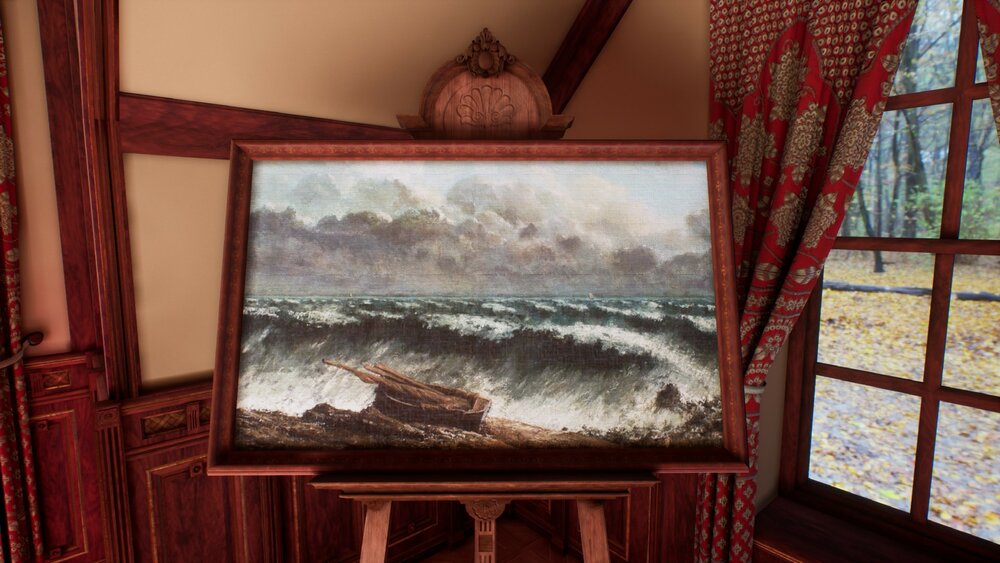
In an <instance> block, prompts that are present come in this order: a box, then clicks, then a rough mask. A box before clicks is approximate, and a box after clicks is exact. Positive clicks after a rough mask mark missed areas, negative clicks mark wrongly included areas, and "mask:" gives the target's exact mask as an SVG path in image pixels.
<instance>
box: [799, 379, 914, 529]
mask: <svg viewBox="0 0 1000 563" xmlns="http://www.w3.org/2000/svg"><path fill="white" fill-rule="evenodd" d="M919 413H920V399H919V398H918V397H914V396H911V395H904V394H902V393H895V392H893V391H885V390H883V389H877V388H875V387H868V386H866V385H858V384H855V383H848V382H846V381H840V380H839V379H830V378H827V377H821V376H817V377H816V397H815V403H814V407H813V426H812V443H811V446H810V448H811V449H810V455H809V478H810V479H814V480H816V481H820V482H822V483H826V484H828V485H832V486H834V487H837V488H838V489H842V490H845V491H848V492H851V493H854V494H856V495H861V496H863V497H866V498H869V499H872V500H874V501H877V502H880V503H882V504H887V505H889V506H892V507H894V508H898V509H900V510H909V509H910V491H911V489H912V487H913V461H914V456H915V455H916V451H917V419H918V417H919Z"/></svg>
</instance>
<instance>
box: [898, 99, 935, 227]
mask: <svg viewBox="0 0 1000 563" xmlns="http://www.w3.org/2000/svg"><path fill="white" fill-rule="evenodd" d="M909 111H910V110H902V112H903V119H904V120H905V121H906V140H907V144H908V145H909V149H910V150H908V151H907V154H906V160H907V163H906V164H907V170H906V192H905V194H904V195H905V197H904V200H903V201H904V204H903V205H904V210H903V236H905V237H910V238H913V237H916V236H917V214H918V212H919V213H921V214H922V215H923V216H924V221H925V222H926V223H927V225H933V224H934V217H933V216H932V214H931V210H930V206H929V204H928V202H927V198H926V197H923V196H924V195H925V194H926V193H927V169H926V168H925V167H924V159H923V158H922V156H921V151H922V147H921V144H920V123H919V122H918V121H917V120H916V119H912V118H911V117H910V114H909V113H908V112H909Z"/></svg>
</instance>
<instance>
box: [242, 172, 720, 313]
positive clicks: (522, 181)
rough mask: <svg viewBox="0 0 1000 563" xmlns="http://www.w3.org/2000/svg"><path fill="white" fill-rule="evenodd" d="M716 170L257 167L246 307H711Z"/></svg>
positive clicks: (251, 221)
mask: <svg viewBox="0 0 1000 563" xmlns="http://www.w3.org/2000/svg"><path fill="white" fill-rule="evenodd" d="M706 192H707V189H706V172H705V166H704V164H703V163H671V162H580V163H575V162H569V163H563V162H560V163H553V162H511V161H504V162H494V163H490V162H486V163H483V162H477V163H468V162H465V163H463V162H447V161H445V162H435V161H429V162H378V161H344V162H337V161H333V162H329V161H326V162H268V161H262V162H257V163H255V164H254V172H253V192H252V193H253V195H252V202H251V209H252V212H251V219H250V249H249V250H250V252H249V258H248V260H249V262H248V275H247V276H248V277H247V290H248V295H254V296H264V295H348V294H354V295H427V296H431V295H436V296H449V295H452V296H483V297H485V296H503V295H511V296H515V295H522V296H529V295H530V296H578V295H582V296H586V295H588V294H593V295H595V296H649V297H656V296H676V295H711V282H710V279H711V273H710V268H711V265H710V259H709V254H708V250H709V237H708V209H707V208H708V203H707V193H706Z"/></svg>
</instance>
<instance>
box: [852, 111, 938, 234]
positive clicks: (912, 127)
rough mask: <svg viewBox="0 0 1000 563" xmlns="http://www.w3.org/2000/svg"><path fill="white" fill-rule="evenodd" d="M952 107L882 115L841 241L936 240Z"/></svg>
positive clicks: (892, 112) (890, 112)
mask: <svg viewBox="0 0 1000 563" xmlns="http://www.w3.org/2000/svg"><path fill="white" fill-rule="evenodd" d="M950 131H951V104H941V105H936V106H928V107H921V108H913V109H903V110H896V111H887V112H885V113H884V114H882V122H881V123H880V124H879V129H878V133H877V134H876V135H875V139H874V140H873V141H872V147H871V152H869V153H868V162H867V163H865V168H864V170H863V171H862V173H861V180H860V181H859V182H858V187H857V190H856V191H855V193H854V198H853V199H852V200H851V204H850V206H849V207H848V209H847V217H846V218H845V219H844V223H843V225H842V226H841V227H840V236H872V237H908V238H914V237H920V238H927V237H930V238H936V237H937V236H938V234H939V233H940V231H941V203H942V201H943V200H944V176H945V169H946V167H947V162H948V135H949V132H950Z"/></svg>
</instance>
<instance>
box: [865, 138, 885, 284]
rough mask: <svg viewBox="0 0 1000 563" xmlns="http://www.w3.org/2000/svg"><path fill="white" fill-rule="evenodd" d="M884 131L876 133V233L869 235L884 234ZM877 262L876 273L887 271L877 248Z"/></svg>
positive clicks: (874, 257)
mask: <svg viewBox="0 0 1000 563" xmlns="http://www.w3.org/2000/svg"><path fill="white" fill-rule="evenodd" d="M882 182H883V178H882V131H881V130H880V131H878V132H876V133H875V229H874V231H875V234H874V235H869V236H877V237H879V236H882V192H883V189H882ZM872 258H873V260H874V261H875V263H874V264H873V266H872V269H873V271H874V272H875V273H876V274H881V273H882V272H884V271H885V265H884V264H883V263H882V252H881V251H880V250H876V251H874V252H873V253H872Z"/></svg>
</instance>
